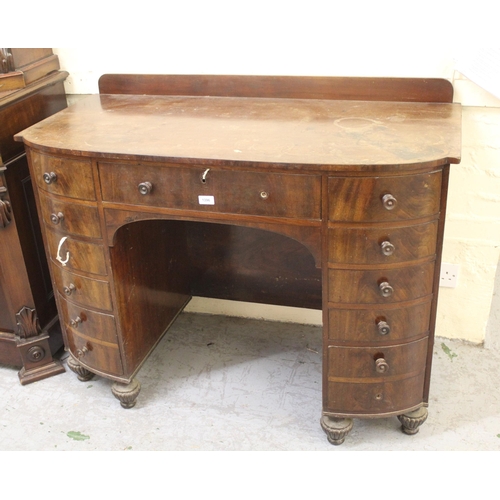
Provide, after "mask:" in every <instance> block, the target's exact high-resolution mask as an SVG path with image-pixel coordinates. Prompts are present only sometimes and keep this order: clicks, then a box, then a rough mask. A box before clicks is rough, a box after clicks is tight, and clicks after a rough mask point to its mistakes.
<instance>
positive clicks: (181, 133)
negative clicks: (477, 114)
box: [21, 95, 461, 171]
mask: <svg viewBox="0 0 500 500" xmlns="http://www.w3.org/2000/svg"><path fill="white" fill-rule="evenodd" d="M460 127H461V107H460V105H458V104H447V103H445V104H443V103H402V102H396V103H394V102H364V101H332V100H316V99H270V98H239V97H197V96H196V97H193V96H179V97H177V96H138V95H95V96H90V97H88V98H86V99H84V100H82V101H80V102H78V103H76V104H75V105H73V106H71V107H70V108H68V109H67V110H66V111H64V112H62V113H60V114H58V115H57V117H56V118H49V119H47V120H44V121H43V122H42V123H40V124H38V125H35V126H33V127H31V128H30V129H28V130H27V131H25V132H23V133H22V134H21V136H22V139H23V140H24V142H25V144H27V145H30V144H36V145H37V146H38V147H39V148H43V149H44V150H46V151H58V152H68V153H73V154H74V153H76V154H79V155H84V156H97V157H100V158H106V157H108V158H116V157H122V158H123V157H128V158H130V159H132V158H135V159H138V158H143V159H144V158H151V159H157V160H163V161H175V162H181V163H185V162H189V161H193V160H196V161H197V162H198V163H199V164H207V165H209V164H213V163H214V162H215V163H217V164H219V165H228V166H248V165H250V166H255V164H256V163H258V164H259V166H266V165H267V164H272V165H274V166H276V165H279V166H282V167H284V168H290V169H306V170H309V169H313V170H322V171H323V170H325V171H327V170H332V171H341V170H342V169H344V168H345V167H346V166H347V167H349V168H350V169H352V167H353V166H356V167H359V169H360V170H365V169H368V170H373V167H374V166H389V167H391V166H397V167H399V166H402V165H408V166H410V167H411V166H416V165H419V166H434V165H442V164H445V163H458V162H459V159H460V148H461V144H460V133H459V132H460Z"/></svg>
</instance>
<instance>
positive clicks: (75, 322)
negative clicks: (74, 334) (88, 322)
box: [69, 316, 83, 328]
mask: <svg viewBox="0 0 500 500" xmlns="http://www.w3.org/2000/svg"><path fill="white" fill-rule="evenodd" d="M82 321H83V320H82V318H80V316H77V317H76V318H75V319H72V320H71V321H70V322H69V324H70V325H71V326H72V327H73V328H78V325H79V324H81V323H82Z"/></svg>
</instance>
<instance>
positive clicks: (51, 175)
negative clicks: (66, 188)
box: [43, 172, 57, 184]
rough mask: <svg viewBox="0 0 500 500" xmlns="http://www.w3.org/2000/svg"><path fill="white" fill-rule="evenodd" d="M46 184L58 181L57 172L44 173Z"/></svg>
mask: <svg viewBox="0 0 500 500" xmlns="http://www.w3.org/2000/svg"><path fill="white" fill-rule="evenodd" d="M43 180H44V182H45V184H52V183H54V182H56V181H57V174H56V173H55V172H45V173H44V174H43Z"/></svg>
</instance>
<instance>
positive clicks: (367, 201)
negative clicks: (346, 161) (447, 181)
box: [328, 171, 441, 222]
mask: <svg viewBox="0 0 500 500" xmlns="http://www.w3.org/2000/svg"><path fill="white" fill-rule="evenodd" d="M440 192H441V171H438V172H431V173H427V174H418V175H408V176H397V177H396V176H388V177H330V178H329V179H328V195H329V199H330V200H331V203H330V204H329V211H328V218H329V220H331V221H352V222H368V221H369V222H377V221H379V222H383V221H400V220H410V219H416V218H419V217H425V216H428V215H435V214H438V213H439V208H440Z"/></svg>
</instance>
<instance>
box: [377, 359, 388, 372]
mask: <svg viewBox="0 0 500 500" xmlns="http://www.w3.org/2000/svg"><path fill="white" fill-rule="evenodd" d="M375 370H376V371H377V373H387V372H388V371H389V365H388V364H387V361H386V360H385V359H384V358H378V359H376V360H375Z"/></svg>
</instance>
